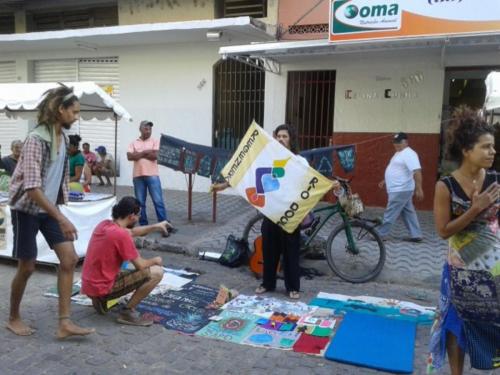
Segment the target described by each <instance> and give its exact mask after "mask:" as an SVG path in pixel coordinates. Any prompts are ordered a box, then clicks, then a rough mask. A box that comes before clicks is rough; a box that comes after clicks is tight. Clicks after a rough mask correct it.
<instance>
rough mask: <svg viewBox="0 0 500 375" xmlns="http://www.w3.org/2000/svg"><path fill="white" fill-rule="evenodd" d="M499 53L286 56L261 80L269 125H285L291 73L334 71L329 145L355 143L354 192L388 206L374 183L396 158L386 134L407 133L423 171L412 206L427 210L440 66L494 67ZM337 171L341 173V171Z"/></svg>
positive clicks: (435, 152) (434, 166)
mask: <svg viewBox="0 0 500 375" xmlns="http://www.w3.org/2000/svg"><path fill="white" fill-rule="evenodd" d="M499 55H500V53H499V52H498V51H492V52H484V53H474V54H468V53H464V52H460V53H450V54H448V55H446V56H445V59H444V60H441V56H440V52H439V51H438V50H413V51H395V52H388V51H387V52H379V53H373V52H372V53H364V54H359V53H350V54H344V55H340V54H339V55H331V56H314V58H310V57H309V56H305V57H297V56H296V57H288V58H287V57H284V58H283V59H282V66H281V67H282V72H281V75H275V74H271V73H268V74H267V75H266V102H265V124H266V128H267V129H268V130H272V129H273V127H275V126H276V125H278V124H280V123H282V122H284V120H285V113H286V92H287V73H288V72H289V71H294V70H319V69H332V70H335V71H336V89H335V99H334V100H335V109H334V123H333V124H332V126H333V131H334V135H333V143H334V144H357V167H356V170H355V178H354V180H353V187H354V190H355V191H358V192H359V193H360V194H361V196H362V198H363V200H364V201H365V202H366V203H367V204H368V205H370V206H384V205H385V203H386V194H385V192H384V191H380V190H379V189H378V187H377V184H378V182H379V181H380V180H382V179H383V177H384V170H385V167H386V165H387V163H388V161H389V160H390V157H391V156H392V154H393V153H394V149H393V146H392V144H391V140H390V136H391V134H393V133H394V132H398V131H404V132H407V133H408V134H409V137H410V145H411V147H412V148H414V149H415V151H416V152H417V153H418V154H419V156H420V159H421V164H422V168H423V174H424V193H425V200H424V202H422V203H419V204H417V207H418V208H421V209H431V208H432V201H433V192H434V185H435V182H436V178H437V175H438V160H439V153H440V139H441V137H440V131H441V110H442V101H443V91H444V73H445V68H446V67H456V66H462V67H469V66H488V65H490V66H495V65H497V61H498V58H499ZM443 62H444V65H442V63H443ZM348 90H350V91H348ZM386 90H391V91H389V92H387V91H386ZM385 94H387V95H389V96H391V97H390V98H386V97H385ZM337 167H338V166H337ZM336 172H337V173H338V174H340V175H342V174H343V173H342V171H340V170H339V169H337V171H336Z"/></svg>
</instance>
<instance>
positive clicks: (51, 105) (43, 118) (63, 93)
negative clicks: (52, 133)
mask: <svg viewBox="0 0 500 375" xmlns="http://www.w3.org/2000/svg"><path fill="white" fill-rule="evenodd" d="M43 95H44V98H43V100H42V102H41V103H40V104H39V105H38V117H37V120H38V123H39V124H45V125H51V124H53V123H55V122H57V120H58V118H59V107H60V106H62V107H63V108H64V109H67V108H69V107H71V106H72V105H73V104H74V103H75V102H78V98H77V97H76V95H75V94H74V92H73V88H72V87H67V86H64V85H62V84H61V86H60V87H56V88H54V89H50V90H47V91H45V92H44V94H43Z"/></svg>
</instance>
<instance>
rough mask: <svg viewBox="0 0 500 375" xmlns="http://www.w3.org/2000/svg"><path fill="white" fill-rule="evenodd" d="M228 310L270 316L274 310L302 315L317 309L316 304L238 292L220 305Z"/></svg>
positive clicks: (264, 316)
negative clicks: (231, 298) (238, 293)
mask: <svg viewBox="0 0 500 375" xmlns="http://www.w3.org/2000/svg"><path fill="white" fill-rule="evenodd" d="M222 308H223V309H224V310H228V311H239V312H244V313H248V314H254V315H258V316H260V317H263V318H270V317H271V316H272V315H273V313H274V312H275V311H280V312H282V313H285V314H293V315H304V314H309V313H311V312H313V311H314V310H316V309H317V307H316V306H308V305H306V304H305V303H303V302H289V301H283V300H280V299H277V298H272V297H262V296H246V295H244V294H240V295H239V296H238V297H236V298H235V299H233V300H232V301H230V302H228V303H227V304H225V305H224V306H223V307H222Z"/></svg>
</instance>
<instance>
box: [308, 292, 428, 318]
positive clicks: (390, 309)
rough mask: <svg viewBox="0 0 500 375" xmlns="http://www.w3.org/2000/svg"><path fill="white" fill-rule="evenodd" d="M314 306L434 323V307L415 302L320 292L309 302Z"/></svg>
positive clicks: (344, 311)
mask: <svg viewBox="0 0 500 375" xmlns="http://www.w3.org/2000/svg"><path fill="white" fill-rule="evenodd" d="M309 304H310V305H312V306H318V307H323V308H328V309H333V310H334V311H335V314H345V313H346V312H349V311H357V312H363V313H366V314H372V315H380V316H385V317H388V318H394V319H398V320H407V321H415V322H417V323H418V324H423V325H430V324H432V322H433V321H434V315H435V309H434V307H426V306H420V305H418V304H416V303H413V302H407V301H400V300H397V299H389V298H378V297H371V296H347V295H343V294H334V293H323V292H320V293H319V294H318V296H317V297H316V298H313V299H312V300H311V302H309Z"/></svg>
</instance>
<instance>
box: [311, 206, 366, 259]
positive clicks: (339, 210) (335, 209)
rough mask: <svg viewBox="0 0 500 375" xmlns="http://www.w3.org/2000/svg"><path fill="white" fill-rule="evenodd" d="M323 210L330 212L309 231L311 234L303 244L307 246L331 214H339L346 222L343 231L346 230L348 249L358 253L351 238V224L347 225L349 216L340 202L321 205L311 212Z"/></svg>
mask: <svg viewBox="0 0 500 375" xmlns="http://www.w3.org/2000/svg"><path fill="white" fill-rule="evenodd" d="M324 211H330V212H329V213H327V215H326V216H325V218H324V219H323V218H322V219H321V221H320V223H319V224H318V225H317V226H316V228H314V231H313V232H312V233H311V235H309V236H308V239H307V241H306V242H305V243H304V245H303V246H305V247H308V246H309V244H310V243H311V242H312V240H313V238H314V237H316V235H317V234H318V232H319V231H320V230H321V228H323V227H324V225H325V224H326V222H327V221H328V220H330V218H331V217H332V216H335V215H337V214H340V217H341V218H342V221H343V222H344V224H346V227H345V231H346V236H347V242H348V243H349V251H350V252H351V253H353V254H358V253H359V250H358V248H357V246H356V242H355V241H354V239H353V236H352V231H351V226H350V225H349V222H350V218H349V216H347V214H346V212H345V211H344V209H343V208H342V206H341V205H340V203H339V202H336V203H335V204H333V205H328V206H326V207H321V208H316V209H313V213H314V214H316V213H320V212H324Z"/></svg>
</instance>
